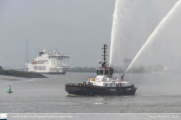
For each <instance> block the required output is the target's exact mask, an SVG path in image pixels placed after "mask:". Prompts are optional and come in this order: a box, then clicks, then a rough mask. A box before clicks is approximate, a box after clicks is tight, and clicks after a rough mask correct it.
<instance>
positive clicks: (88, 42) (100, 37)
mask: <svg viewBox="0 0 181 120" xmlns="http://www.w3.org/2000/svg"><path fill="white" fill-rule="evenodd" d="M114 4H115V0H89V1H88V0H87V1H85V0H71V1H70V0H0V42H1V43H0V65H2V66H6V65H7V66H23V65H24V63H25V54H26V39H28V42H29V60H33V59H34V58H35V57H36V56H37V55H38V52H39V51H41V50H43V49H44V48H45V49H47V50H53V49H59V50H60V53H63V54H68V55H70V59H69V65H74V66H97V65H98V61H97V60H100V59H102V56H101V54H102V53H101V52H102V49H101V47H102V45H103V44H104V43H107V44H108V45H110V38H111V28H112V15H113V12H114Z"/></svg>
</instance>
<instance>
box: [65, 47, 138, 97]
mask: <svg viewBox="0 0 181 120" xmlns="http://www.w3.org/2000/svg"><path fill="white" fill-rule="evenodd" d="M107 48H108V46H107V45H106V44H104V45H103V48H102V49H103V55H102V56H103V61H99V63H100V64H101V67H98V68H97V69H96V74H97V77H96V78H89V79H88V81H86V82H79V83H69V84H65V90H66V91H67V92H68V93H69V94H75V95H88V96H94V95H121V96H122V95H125V96H127V95H135V92H136V90H137V88H136V87H135V86H134V85H133V84H129V83H128V82H126V81H123V76H124V75H123V76H122V77H120V78H114V77H112V75H113V72H114V69H113V68H112V67H108V65H107V64H106V56H107V54H106V49H107Z"/></svg>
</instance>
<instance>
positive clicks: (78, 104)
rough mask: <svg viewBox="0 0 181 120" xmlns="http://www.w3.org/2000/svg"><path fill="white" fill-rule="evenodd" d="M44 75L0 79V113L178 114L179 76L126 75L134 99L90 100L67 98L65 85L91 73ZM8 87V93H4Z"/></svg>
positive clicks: (180, 107) (92, 75) (131, 97)
mask: <svg viewBox="0 0 181 120" xmlns="http://www.w3.org/2000/svg"><path fill="white" fill-rule="evenodd" d="M118 75H119V76H120V74H118V73H117V74H116V73H115V74H114V76H118ZM46 76H47V77H48V78H36V79H26V78H17V77H6V76H0V113H181V75H173V74H161V73H158V74H131V73H127V74H126V75H125V80H126V81H128V82H129V83H133V84H134V85H135V86H136V87H137V88H138V89H137V92H136V94H135V96H93V97H92V96H73V95H68V93H67V92H66V91H65V84H66V83H71V82H72V83H75V82H79V81H86V80H87V79H88V78H90V77H95V76H96V74H95V73H72V72H68V73H66V75H46ZM9 85H11V88H12V91H13V93H12V94H8V93H6V91H7V90H8V86H9Z"/></svg>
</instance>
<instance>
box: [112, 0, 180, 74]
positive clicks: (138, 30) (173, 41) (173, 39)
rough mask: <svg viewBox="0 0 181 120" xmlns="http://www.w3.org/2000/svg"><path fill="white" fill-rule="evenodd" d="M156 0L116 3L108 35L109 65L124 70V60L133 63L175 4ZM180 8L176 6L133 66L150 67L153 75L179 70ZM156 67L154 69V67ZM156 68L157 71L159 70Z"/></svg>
mask: <svg viewBox="0 0 181 120" xmlns="http://www.w3.org/2000/svg"><path fill="white" fill-rule="evenodd" d="M176 2H177V1H176V0H173V1H169V0H166V1H164V2H163V1H157V0H147V1H144V0H138V1H132V0H117V1H116V4H115V12H114V15H113V27H112V35H111V51H110V64H111V65H112V66H113V67H115V68H124V70H126V68H127V67H128V63H125V61H124V59H125V58H129V59H131V60H133V58H134V57H135V55H136V54H137V52H138V51H139V50H140V49H141V47H142V46H143V44H144V43H145V42H146V40H147V39H148V38H149V36H150V35H151V33H152V32H153V31H154V29H155V28H156V27H157V26H158V25H159V23H160V21H161V20H162V19H163V18H164V17H165V16H166V15H167V14H168V12H169V11H170V10H171V8H172V7H173V6H174V4H175V3H176ZM180 14H181V8H180V7H178V9H177V11H176V12H175V14H174V16H172V18H171V20H170V21H169V23H167V25H166V26H165V27H164V29H162V30H161V31H159V34H157V35H156V36H154V38H153V39H154V42H152V43H151V44H149V46H147V47H146V49H144V50H143V52H142V53H141V54H140V56H139V57H138V58H137V60H136V62H135V63H134V64H133V65H132V68H134V67H145V68H152V72H158V71H161V70H167V71H169V72H170V71H172V72H173V71H178V70H179V67H178V66H179V65H180V62H181V55H180V52H179V51H181V47H180V46H179V45H180V43H181V42H180V39H181V34H180V32H179V31H181V24H180V21H181V16H180ZM155 66H156V67H155ZM158 68H159V70H158Z"/></svg>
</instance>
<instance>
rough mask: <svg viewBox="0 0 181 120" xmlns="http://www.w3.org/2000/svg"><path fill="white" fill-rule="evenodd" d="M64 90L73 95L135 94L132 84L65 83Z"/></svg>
mask: <svg viewBox="0 0 181 120" xmlns="http://www.w3.org/2000/svg"><path fill="white" fill-rule="evenodd" d="M65 90H66V91H67V92H68V93H69V94H75V95H88V96H93V95H135V92H136V90H137V88H136V87H135V86H134V85H131V86H127V87H102V86H95V85H87V84H66V85H65Z"/></svg>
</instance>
